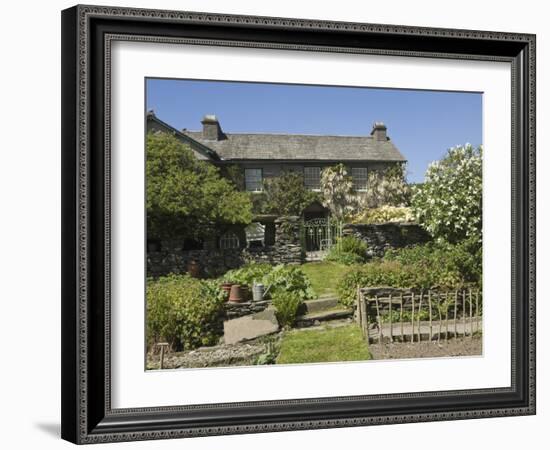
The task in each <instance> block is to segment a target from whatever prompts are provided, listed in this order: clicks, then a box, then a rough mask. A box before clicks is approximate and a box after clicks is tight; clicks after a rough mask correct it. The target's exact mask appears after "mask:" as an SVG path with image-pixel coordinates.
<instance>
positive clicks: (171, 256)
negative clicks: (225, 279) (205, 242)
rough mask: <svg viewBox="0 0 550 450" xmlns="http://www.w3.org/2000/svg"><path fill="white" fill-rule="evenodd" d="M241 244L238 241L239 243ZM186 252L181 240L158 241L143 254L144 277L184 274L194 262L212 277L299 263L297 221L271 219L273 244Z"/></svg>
mask: <svg viewBox="0 0 550 450" xmlns="http://www.w3.org/2000/svg"><path fill="white" fill-rule="evenodd" d="M241 241H242V240H241ZM212 247H213V246H211V245H209V246H208V248H207V249H204V250H186V249H184V247H183V243H182V242H181V241H177V240H172V241H162V242H161V243H160V250H156V251H153V249H149V251H148V252H147V275H148V276H151V277H159V276H163V275H167V274H169V273H177V274H179V273H185V272H187V270H188V269H187V267H188V265H189V264H190V263H191V261H196V262H197V263H198V265H199V267H200V269H201V274H202V275H203V276H206V277H215V276H219V275H222V274H224V273H225V272H227V271H228V270H231V269H236V268H238V267H241V266H242V265H244V264H246V263H250V262H257V263H268V264H301V263H302V262H304V260H305V255H304V253H303V251H302V247H301V245H300V218H299V217H298V216H289V217H280V218H278V219H277V220H275V243H274V244H273V245H269V246H266V247H254V248H236V249H223V250H221V249H216V248H212Z"/></svg>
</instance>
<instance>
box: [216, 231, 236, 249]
mask: <svg viewBox="0 0 550 450" xmlns="http://www.w3.org/2000/svg"><path fill="white" fill-rule="evenodd" d="M239 244H240V242H239V237H238V236H237V235H236V234H235V233H232V232H231V231H228V232H227V233H225V234H224V235H222V237H220V248H221V249H222V250H226V249H229V248H239Z"/></svg>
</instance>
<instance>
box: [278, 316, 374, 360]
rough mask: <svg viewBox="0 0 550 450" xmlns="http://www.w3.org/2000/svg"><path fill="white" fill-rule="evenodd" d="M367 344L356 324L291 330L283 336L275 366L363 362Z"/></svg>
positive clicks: (367, 354)
mask: <svg viewBox="0 0 550 450" xmlns="http://www.w3.org/2000/svg"><path fill="white" fill-rule="evenodd" d="M370 357H371V356H370V353H369V350H368V347H367V343H366V342H365V340H364V339H363V336H362V334H361V330H360V329H359V327H358V326H357V325H355V324H354V325H346V326H341V327H334V328H325V329H320V330H319V329H316V330H291V331H288V332H287V333H285V335H284V336H283V339H282V342H281V347H280V352H279V356H277V361H276V362H277V364H293V363H316V362H338V361H365V360H367V359H370Z"/></svg>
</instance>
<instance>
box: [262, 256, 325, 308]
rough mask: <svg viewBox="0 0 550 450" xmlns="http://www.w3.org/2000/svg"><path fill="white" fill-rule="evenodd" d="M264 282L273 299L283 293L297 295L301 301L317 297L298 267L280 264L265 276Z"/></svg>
mask: <svg viewBox="0 0 550 450" xmlns="http://www.w3.org/2000/svg"><path fill="white" fill-rule="evenodd" d="M262 282H263V284H264V285H265V286H266V287H267V288H269V293H270V294H271V296H272V297H276V296H277V295H280V294H282V293H292V294H296V295H297V296H298V297H299V298H300V299H301V300H307V299H310V298H314V297H315V291H314V290H313V288H312V287H311V282H310V281H309V278H308V277H307V275H306V274H305V273H304V271H303V270H302V269H300V267H298V266H288V265H284V264H279V265H277V266H275V267H273V269H272V270H271V271H270V272H269V273H268V274H267V275H265V276H264V278H263V279H262Z"/></svg>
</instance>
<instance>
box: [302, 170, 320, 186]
mask: <svg viewBox="0 0 550 450" xmlns="http://www.w3.org/2000/svg"><path fill="white" fill-rule="evenodd" d="M304 185H305V187H306V188H307V189H309V190H311V191H320V190H321V168H320V167H304Z"/></svg>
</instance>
